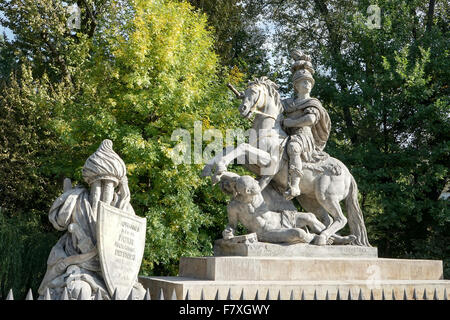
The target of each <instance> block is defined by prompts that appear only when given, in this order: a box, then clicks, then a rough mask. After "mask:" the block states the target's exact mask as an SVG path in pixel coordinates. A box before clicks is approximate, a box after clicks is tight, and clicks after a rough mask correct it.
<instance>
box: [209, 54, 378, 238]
mask: <svg viewBox="0 0 450 320" xmlns="http://www.w3.org/2000/svg"><path fill="white" fill-rule="evenodd" d="M292 56H293V58H294V60H295V62H294V65H293V68H292V70H293V72H294V75H293V79H294V84H295V85H294V87H295V88H296V89H295V90H296V93H297V97H294V98H291V99H287V100H284V101H282V100H281V98H280V95H279V93H278V90H277V89H278V86H277V85H276V84H275V83H274V82H272V81H271V80H269V79H267V78H266V77H262V78H258V79H255V80H254V81H252V82H250V83H249V85H248V87H247V89H246V90H245V91H244V92H242V93H241V92H238V91H237V90H236V89H234V88H233V87H232V86H231V85H229V87H230V89H232V90H233V92H234V93H235V94H236V96H237V97H238V98H240V99H242V104H241V105H240V107H239V112H240V114H241V116H242V117H244V118H246V119H250V118H252V116H253V115H255V117H254V120H253V129H254V130H255V131H256V133H257V142H258V146H255V145H252V144H249V143H242V144H239V145H238V146H237V147H236V148H227V149H226V150H225V154H224V155H221V154H219V155H217V156H216V157H214V158H213V159H211V160H210V161H209V162H208V163H207V164H206V165H205V167H204V169H203V172H202V175H203V176H212V177H213V181H215V180H219V179H220V176H221V175H222V174H223V173H224V172H226V171H227V167H228V165H229V164H230V163H231V162H232V161H233V160H234V159H236V158H238V157H243V156H244V157H246V159H249V158H250V157H251V158H252V159H256V160H257V161H256V163H249V161H246V164H244V166H245V167H246V168H247V169H249V170H250V171H251V172H253V173H255V174H256V175H257V176H259V177H260V180H259V184H260V187H261V189H263V191H264V190H265V189H269V190H270V192H266V193H265V194H264V192H263V196H264V197H265V198H264V200H265V202H266V203H272V204H275V208H273V209H274V210H273V209H272V211H279V210H280V209H281V206H286V204H285V203H283V202H282V201H278V200H277V201H275V200H274V199H272V198H273V197H274V192H276V193H278V195H275V197H278V196H279V195H285V194H286V190H287V198H288V199H289V198H290V197H291V196H294V197H295V199H296V200H297V201H298V202H299V203H300V205H301V206H302V208H303V209H305V210H306V211H308V212H311V213H313V214H314V215H315V216H316V217H317V219H318V220H319V221H320V222H321V223H322V224H323V225H324V226H325V228H324V229H322V230H321V231H320V234H319V235H318V238H317V239H316V240H314V242H315V244H317V245H326V244H327V243H330V242H332V239H333V237H335V236H336V232H338V231H339V230H341V229H342V228H343V227H344V226H345V225H346V224H347V222H348V224H349V227H350V232H351V235H354V236H355V237H356V239H355V240H354V241H353V242H352V244H354V245H358V246H370V244H369V241H368V238H367V231H366V227H365V224H364V220H363V214H362V211H361V208H360V206H359V203H358V187H357V185H356V182H355V179H354V178H353V176H352V175H351V173H350V172H349V170H348V169H347V167H346V166H345V165H344V164H343V163H342V162H341V161H339V160H338V159H335V158H333V157H331V156H329V155H328V154H326V153H325V152H324V151H323V149H324V147H325V144H326V142H327V139H328V136H329V133H330V128H331V123H330V120H329V117H328V114H327V112H326V110H325V109H324V108H323V107H322V105H321V104H320V102H319V101H318V100H317V99H314V98H310V97H309V92H310V90H311V88H312V85H313V84H314V79H313V78H312V74H313V72H312V70H313V69H312V64H311V61H310V58H309V57H307V56H306V55H303V54H302V53H301V52H294V53H293V55H292ZM284 112H286V116H287V117H285V115H284ZM284 128H286V130H287V131H288V133H287V132H286V131H285V130H284ZM288 134H291V135H292V136H291V137H289V135H288ZM286 146H288V147H286ZM286 149H289V150H286ZM268 168H270V170H269V171H268V170H267V169H268ZM268 172H269V173H268ZM290 175H291V176H290ZM297 194H298V195H297ZM277 199H279V197H278V198H277ZM288 199H286V201H289V202H291V200H288ZM342 200H345V206H346V209H347V217H348V218H347V217H346V216H345V215H344V213H343V211H342V209H341V207H340V201H342ZM277 205H278V206H280V207H279V208H277V207H276V206H277ZM290 205H292V203H291V204H290ZM330 239H331V241H330ZM266 240H267V241H268V242H271V240H272V239H266ZM274 240H276V239H274ZM275 242H276V241H275Z"/></svg>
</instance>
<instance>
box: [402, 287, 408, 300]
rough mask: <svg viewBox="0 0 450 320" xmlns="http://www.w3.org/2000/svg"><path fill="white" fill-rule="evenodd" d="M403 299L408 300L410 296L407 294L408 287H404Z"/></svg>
mask: <svg viewBox="0 0 450 320" xmlns="http://www.w3.org/2000/svg"><path fill="white" fill-rule="evenodd" d="M403 300H408V296H407V295H406V289H403Z"/></svg>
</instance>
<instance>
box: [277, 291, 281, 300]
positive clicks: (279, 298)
mask: <svg viewBox="0 0 450 320" xmlns="http://www.w3.org/2000/svg"><path fill="white" fill-rule="evenodd" d="M277 300H281V290H278V297H277Z"/></svg>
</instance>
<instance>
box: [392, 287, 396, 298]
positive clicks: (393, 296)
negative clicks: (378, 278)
mask: <svg viewBox="0 0 450 320" xmlns="http://www.w3.org/2000/svg"><path fill="white" fill-rule="evenodd" d="M392 300H397V299H396V298H395V292H394V289H392Z"/></svg>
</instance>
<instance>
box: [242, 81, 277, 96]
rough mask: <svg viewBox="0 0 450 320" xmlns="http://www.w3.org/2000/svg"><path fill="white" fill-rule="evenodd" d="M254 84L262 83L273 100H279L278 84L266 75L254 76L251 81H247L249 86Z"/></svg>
mask: <svg viewBox="0 0 450 320" xmlns="http://www.w3.org/2000/svg"><path fill="white" fill-rule="evenodd" d="M255 84H263V85H264V86H265V87H266V89H267V92H268V93H269V96H271V97H272V98H274V99H275V101H278V100H280V94H279V93H278V88H279V86H278V85H277V84H276V83H275V82H273V81H272V80H270V79H269V78H267V77H260V78H255V79H253V81H249V83H248V85H249V86H251V85H255Z"/></svg>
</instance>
